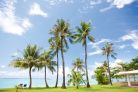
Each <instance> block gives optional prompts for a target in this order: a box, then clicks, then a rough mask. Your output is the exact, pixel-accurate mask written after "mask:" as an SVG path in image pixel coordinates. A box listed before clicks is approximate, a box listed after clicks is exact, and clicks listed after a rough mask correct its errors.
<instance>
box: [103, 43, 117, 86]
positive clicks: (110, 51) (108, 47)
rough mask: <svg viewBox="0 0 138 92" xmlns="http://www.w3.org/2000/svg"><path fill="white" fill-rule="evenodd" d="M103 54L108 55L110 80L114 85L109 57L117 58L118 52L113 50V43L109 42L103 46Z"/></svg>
mask: <svg viewBox="0 0 138 92" xmlns="http://www.w3.org/2000/svg"><path fill="white" fill-rule="evenodd" d="M102 51H103V55H105V56H106V58H107V66H108V74H109V82H110V84H111V85H112V79H111V72H110V65H109V62H110V61H109V57H110V56H111V57H112V58H114V59H115V58H116V57H115V55H116V53H115V52H114V50H113V44H112V43H110V42H107V43H106V44H105V46H104V47H103V48H102Z"/></svg>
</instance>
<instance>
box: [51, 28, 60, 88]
mask: <svg viewBox="0 0 138 92" xmlns="http://www.w3.org/2000/svg"><path fill="white" fill-rule="evenodd" d="M50 34H51V35H52V37H51V38H50V39H49V44H50V49H51V50H52V52H53V53H54V54H55V55H56V59H57V60H56V63H57V69H56V70H57V77H56V84H55V88H57V85H58V77H59V50H60V47H61V46H60V37H59V32H58V28H57V27H56V26H54V27H53V29H52V30H51V31H50Z"/></svg>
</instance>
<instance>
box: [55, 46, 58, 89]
mask: <svg viewBox="0 0 138 92" xmlns="http://www.w3.org/2000/svg"><path fill="white" fill-rule="evenodd" d="M56 53H57V79H56V85H55V88H57V85H58V71H59V62H58V48H57V50H56Z"/></svg>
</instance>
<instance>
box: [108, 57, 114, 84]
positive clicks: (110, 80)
mask: <svg viewBox="0 0 138 92" xmlns="http://www.w3.org/2000/svg"><path fill="white" fill-rule="evenodd" d="M107 63H108V74H109V82H110V84H111V86H112V85H113V84H112V79H111V72H110V65H109V55H107Z"/></svg>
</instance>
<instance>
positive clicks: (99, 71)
mask: <svg viewBox="0 0 138 92" xmlns="http://www.w3.org/2000/svg"><path fill="white" fill-rule="evenodd" d="M106 73H107V72H106V69H105V68H104V67H103V66H101V67H97V68H96V70H95V74H96V80H97V81H98V84H108V77H107V76H106Z"/></svg>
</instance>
